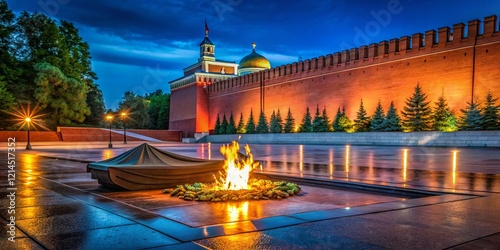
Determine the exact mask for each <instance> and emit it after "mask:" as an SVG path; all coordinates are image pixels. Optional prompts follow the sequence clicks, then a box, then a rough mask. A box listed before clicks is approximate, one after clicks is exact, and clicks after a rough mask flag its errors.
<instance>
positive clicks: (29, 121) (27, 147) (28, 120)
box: [24, 117, 31, 150]
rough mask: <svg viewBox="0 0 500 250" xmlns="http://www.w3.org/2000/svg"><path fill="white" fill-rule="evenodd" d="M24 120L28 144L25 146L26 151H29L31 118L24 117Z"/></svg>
mask: <svg viewBox="0 0 500 250" xmlns="http://www.w3.org/2000/svg"><path fill="white" fill-rule="evenodd" d="M24 120H25V121H26V123H27V124H28V144H26V150H30V149H31V143H30V123H31V117H26V119H24Z"/></svg>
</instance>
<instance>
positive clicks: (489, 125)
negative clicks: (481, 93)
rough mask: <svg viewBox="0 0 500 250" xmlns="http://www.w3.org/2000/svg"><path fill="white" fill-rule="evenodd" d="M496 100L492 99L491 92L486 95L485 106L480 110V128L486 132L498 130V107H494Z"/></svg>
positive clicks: (499, 125) (499, 117)
mask: <svg viewBox="0 0 500 250" xmlns="http://www.w3.org/2000/svg"><path fill="white" fill-rule="evenodd" d="M497 100H498V98H494V97H493V94H492V93H491V90H490V91H488V94H487V95H486V103H485V106H484V107H483V108H482V109H481V113H482V118H481V127H482V128H483V129H486V130H499V129H500V113H499V112H500V105H496V101H497Z"/></svg>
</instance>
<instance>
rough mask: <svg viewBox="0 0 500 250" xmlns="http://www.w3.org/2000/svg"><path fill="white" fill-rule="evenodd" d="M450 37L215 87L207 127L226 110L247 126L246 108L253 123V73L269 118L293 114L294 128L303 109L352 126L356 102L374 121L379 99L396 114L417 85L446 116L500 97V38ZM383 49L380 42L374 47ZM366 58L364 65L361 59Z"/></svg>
mask: <svg viewBox="0 0 500 250" xmlns="http://www.w3.org/2000/svg"><path fill="white" fill-rule="evenodd" d="M468 32H469V34H473V33H474V32H471V30H469V31H468ZM454 33H455V38H454V40H453V41H452V42H447V41H445V40H444V39H441V40H439V41H438V43H437V44H433V45H431V44H430V43H431V41H432V39H429V38H430V37H428V38H427V39H426V41H427V43H428V44H427V45H426V46H423V45H419V44H418V43H413V48H409V49H408V50H406V49H405V47H404V45H405V44H406V43H404V42H403V41H399V48H398V46H396V45H395V43H394V42H392V43H391V45H390V46H389V47H388V49H389V50H388V51H384V50H383V49H381V48H380V47H379V48H376V46H374V45H370V46H369V47H367V49H366V50H364V49H361V50H358V49H352V50H351V51H348V53H347V52H346V53H342V55H340V54H334V55H326V56H324V57H323V56H321V57H319V58H313V59H311V60H305V61H304V63H303V64H304V65H303V66H302V65H301V63H293V64H291V65H290V64H289V65H286V66H285V67H283V66H281V67H277V68H273V69H270V70H265V71H262V72H260V73H254V74H251V75H246V76H242V77H238V78H234V79H230V80H226V81H221V82H218V83H215V84H213V85H211V86H210V87H209V90H210V93H209V107H210V112H209V124H210V125H209V127H210V128H213V126H214V124H215V120H216V117H217V114H221V117H222V114H224V113H226V115H229V113H230V112H231V111H232V112H233V115H234V116H235V119H236V122H238V119H239V114H240V112H243V115H244V118H245V119H248V114H249V113H250V109H253V112H254V119H255V120H257V117H258V112H259V109H260V98H261V95H260V87H259V86H260V75H259V74H264V86H265V88H264V89H263V92H264V94H263V98H264V102H263V103H264V111H265V113H266V115H267V118H268V119H269V116H270V115H271V113H272V111H273V110H277V109H280V110H281V113H282V115H283V116H286V112H287V110H288V108H291V110H292V113H293V115H294V118H295V120H296V123H300V121H301V119H302V116H303V114H304V113H305V109H306V107H307V106H308V107H309V108H310V110H311V112H312V113H313V112H314V111H315V109H316V105H319V106H320V109H321V110H322V109H323V107H326V108H327V111H328V114H329V116H330V118H331V119H333V117H334V116H335V113H336V111H337V108H338V107H339V106H340V107H342V106H344V107H345V109H346V113H347V115H348V116H349V117H350V118H351V119H354V118H355V116H356V112H357V111H358V109H359V105H360V101H361V99H363V103H364V106H365V108H366V109H367V111H368V113H369V115H372V114H373V112H374V111H375V107H376V105H377V102H378V101H379V100H380V101H381V102H382V105H383V107H384V109H385V110H386V111H387V108H388V106H389V104H390V102H391V101H394V103H395V105H396V107H397V108H398V110H399V111H401V110H402V108H403V106H404V105H405V100H406V99H407V98H408V97H410V96H411V95H412V94H413V92H414V88H415V86H416V85H417V83H419V84H420V86H421V87H422V90H423V91H424V92H425V93H426V94H427V95H428V100H429V101H431V104H432V105H434V102H435V101H436V100H437V97H438V96H440V95H441V93H444V94H445V96H446V98H447V99H448V102H449V104H450V106H451V107H452V109H454V110H456V111H457V112H458V113H459V110H460V109H461V108H464V107H465V105H466V103H465V102H466V101H471V98H472V95H474V96H475V97H478V98H479V101H483V100H484V97H485V95H486V92H487V91H488V90H491V91H492V92H493V94H494V95H495V96H497V97H498V96H500V68H499V67H498V58H500V36H499V32H498V31H496V32H494V33H490V34H484V35H480V36H478V37H477V41H475V39H474V38H464V39H460V38H459V36H458V35H457V34H459V30H458V28H457V30H455V32H454ZM419 36H420V35H419V34H416V35H414V36H413V37H415V38H417V37H419ZM444 37H446V36H444ZM382 44H385V43H381V44H377V46H378V45H381V46H382ZM410 44H412V41H410ZM475 44H476V49H475V67H474V75H475V77H474V86H473V84H472V72H473V61H474V60H473V57H474V56H473V55H474V45H475ZM419 46H420V47H419ZM486 50H488V52H486ZM384 52H386V53H385V54H384ZM376 53H382V54H379V55H376ZM364 54H366V55H367V57H366V58H363V55H364ZM357 56H359V58H357ZM338 58H343V59H344V60H345V61H340V62H339V60H341V59H338ZM302 68H305V70H304V71H302V70H301V69H302ZM309 68H310V70H307V69H309ZM297 71H298V72H297ZM473 89H474V93H473Z"/></svg>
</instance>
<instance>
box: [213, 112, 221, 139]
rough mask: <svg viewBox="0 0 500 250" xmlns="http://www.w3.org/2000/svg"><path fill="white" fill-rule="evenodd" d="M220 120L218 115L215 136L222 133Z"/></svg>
mask: <svg viewBox="0 0 500 250" xmlns="http://www.w3.org/2000/svg"><path fill="white" fill-rule="evenodd" d="M220 125H221V124H220V118H219V113H217V120H215V127H214V135H218V134H219V131H220Z"/></svg>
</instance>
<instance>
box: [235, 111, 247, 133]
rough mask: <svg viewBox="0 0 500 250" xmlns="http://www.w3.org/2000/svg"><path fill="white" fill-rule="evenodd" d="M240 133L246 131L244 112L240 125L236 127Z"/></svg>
mask: <svg viewBox="0 0 500 250" xmlns="http://www.w3.org/2000/svg"><path fill="white" fill-rule="evenodd" d="M236 132H237V133H238V134H244V133H246V128H245V121H244V120H243V113H241V114H240V121H239V122H238V127H237V128H236Z"/></svg>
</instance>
